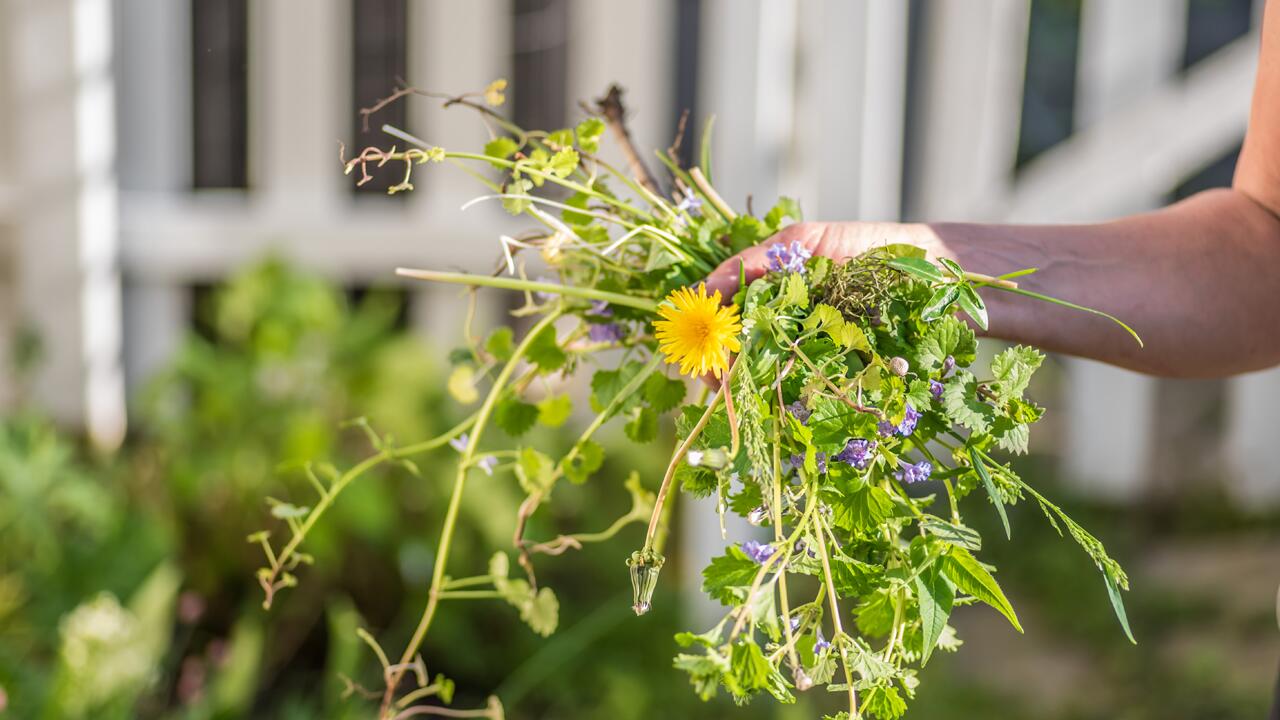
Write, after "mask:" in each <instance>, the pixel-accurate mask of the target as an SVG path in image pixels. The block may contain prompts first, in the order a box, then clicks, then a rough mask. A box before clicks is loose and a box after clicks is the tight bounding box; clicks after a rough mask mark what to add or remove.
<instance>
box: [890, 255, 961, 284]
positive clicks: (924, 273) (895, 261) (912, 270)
mask: <svg viewBox="0 0 1280 720" xmlns="http://www.w3.org/2000/svg"><path fill="white" fill-rule="evenodd" d="M885 264H886V265H888V266H889V267H891V268H893V269H894V270H900V271H902V272H904V273H907V274H908V275H911V276H913V277H916V278H919V279H920V280H924V281H925V282H927V283H930V284H933V283H940V282H943V281H944V280H946V279H947V278H946V276H945V275H943V274H942V271H941V270H939V269H938V266H937V265H934V264H933V263H931V262H929V261H928V260H925V259H924V258H922V257H910V256H903V257H895V258H892V259H890V260H888V261H886V262H885Z"/></svg>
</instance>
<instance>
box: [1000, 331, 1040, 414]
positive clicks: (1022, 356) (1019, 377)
mask: <svg viewBox="0 0 1280 720" xmlns="http://www.w3.org/2000/svg"><path fill="white" fill-rule="evenodd" d="M1042 362H1044V355H1043V354H1042V353H1041V352H1040V351H1039V350H1036V349H1034V348H1029V347H1027V346H1025V345H1017V346H1015V347H1011V348H1008V349H1007V350H1005V351H1004V352H1002V353H1000V354H999V355H997V356H995V358H993V359H992V360H991V377H992V378H994V380H995V382H993V383H991V391H992V392H994V393H995V394H996V397H999V398H1000V399H1001V400H1003V401H1006V402H1007V401H1009V400H1015V399H1016V400H1020V399H1022V393H1023V392H1025V391H1026V389H1027V384H1028V383H1030V382H1031V376H1032V375H1033V374H1034V373H1035V371H1036V370H1037V369H1039V368H1040V363H1042Z"/></svg>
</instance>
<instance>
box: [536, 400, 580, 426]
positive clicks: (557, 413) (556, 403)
mask: <svg viewBox="0 0 1280 720" xmlns="http://www.w3.org/2000/svg"><path fill="white" fill-rule="evenodd" d="M572 413H573V399H572V398H570V397H569V396H568V395H552V396H551V397H547V398H543V399H542V401H541V402H539V403H538V422H539V423H540V424H542V425H545V426H547V427H553V428H554V427H560V426H561V425H563V424H564V422H565V420H568V419H569V415H570V414H572Z"/></svg>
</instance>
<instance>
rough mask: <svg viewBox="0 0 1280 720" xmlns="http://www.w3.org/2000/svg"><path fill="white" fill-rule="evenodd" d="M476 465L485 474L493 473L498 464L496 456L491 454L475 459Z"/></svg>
mask: <svg viewBox="0 0 1280 720" xmlns="http://www.w3.org/2000/svg"><path fill="white" fill-rule="evenodd" d="M476 465H478V466H479V467H480V469H481V470H483V471H484V474H485V475H490V476H492V475H493V469H494V468H495V467H497V466H498V458H496V457H494V456H492V455H485V456H484V457H482V458H480V459H479V460H477V461H476Z"/></svg>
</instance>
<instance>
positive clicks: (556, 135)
mask: <svg viewBox="0 0 1280 720" xmlns="http://www.w3.org/2000/svg"><path fill="white" fill-rule="evenodd" d="M547 144H548V145H550V146H552V147H556V148H567V147H570V146H572V145H573V131H572V130H570V129H569V128H561V129H559V130H556V131H555V132H550V133H547Z"/></svg>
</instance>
